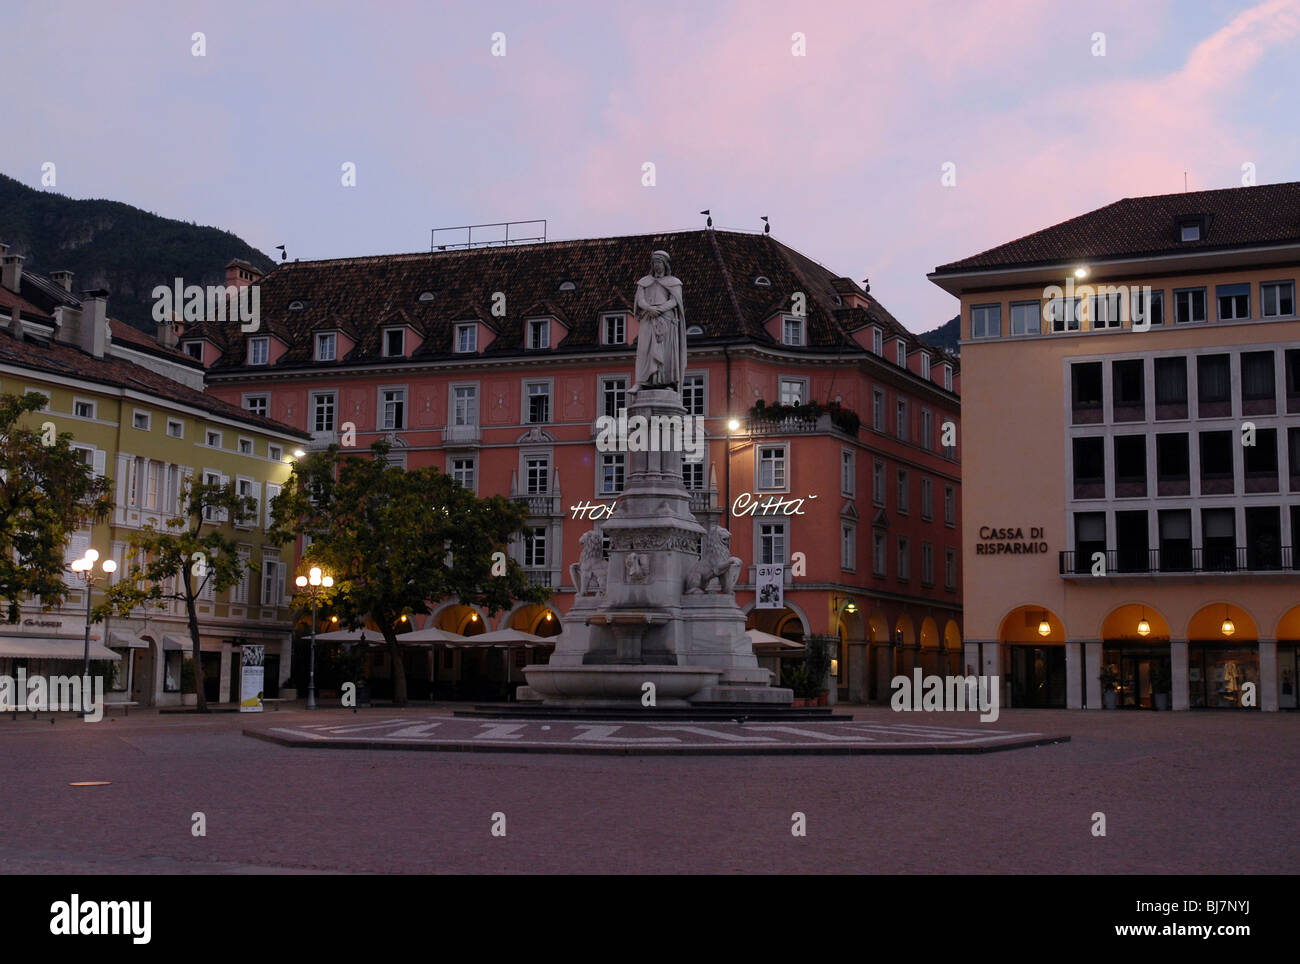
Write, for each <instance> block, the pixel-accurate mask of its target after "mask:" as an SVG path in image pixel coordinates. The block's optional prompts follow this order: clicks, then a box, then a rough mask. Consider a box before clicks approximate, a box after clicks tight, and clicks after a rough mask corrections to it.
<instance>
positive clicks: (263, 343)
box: [248, 338, 271, 365]
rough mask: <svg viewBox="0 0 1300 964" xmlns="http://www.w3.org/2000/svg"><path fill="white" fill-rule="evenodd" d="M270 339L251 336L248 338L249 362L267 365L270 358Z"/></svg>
mask: <svg viewBox="0 0 1300 964" xmlns="http://www.w3.org/2000/svg"><path fill="white" fill-rule="evenodd" d="M270 345H271V342H270V339H268V338H250V339H248V363H249V364H250V365H265V364H266V363H267V361H268V360H269V353H270Z"/></svg>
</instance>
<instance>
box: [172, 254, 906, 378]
mask: <svg viewBox="0 0 1300 964" xmlns="http://www.w3.org/2000/svg"><path fill="white" fill-rule="evenodd" d="M657 249H664V250H666V251H668V252H669V253H670V255H671V256H672V270H673V273H674V274H675V275H677V276H678V277H679V278H681V279H682V281H683V283H684V292H683V295H684V301H685V309H686V324H687V327H692V326H696V325H699V326H701V327H702V328H703V329H704V334H703V335H699V336H691V344H692V345H707V344H709V343H710V342H728V343H734V342H737V341H749V342H755V343H759V344H775V342H774V341H773V339H772V337H771V336H770V335H769V334H768V333H767V331H766V329H765V328H764V325H765V323H766V322H767V321H768V320H769V319H770V318H771V317H772V315H773V314H774V312H776V311H778V310H780V306H783V305H784V306H788V305H790V303H791V301H790V299H791V296H792V295H793V294H794V292H796V291H802V292H804V293H805V294H806V295H807V328H806V335H807V346H808V348H809V349H813V350H820V351H845V352H860V351H861V349H860V347H859V346H857V344H856V343H855V342H854V341H853V340H852V339H851V338H850V336H849V334H848V331H849V329H848V328H847V327H846V326H845V325H844V323H843V322H842V321H841V319H840V317H839V312H840V310H841V305H842V304H843V302H842V299H841V298H840V297H839V296H840V294H841V293H848V291H849V290H857V291H858V293H859V294H861V290H860V289H857V288H856V286H853V285H852V282H848V281H847V279H843V278H837V277H836V276H835V275H834V274H833V273H832V272H830V271H828V270H827V269H826V268H824V267H822V266H821V265H819V264H817V263H816V262H814V261H812V260H810V259H808V258H806V257H804V256H803V255H801V254H799V253H798V252H796V251H794V250H792V249H790V248H788V247H786V246H785V245H783V244H781V243H780V242H778V241H775V240H773V239H772V238H771V237H770V236H764V235H759V234H743V233H738V232H728V231H707V230H701V231H685V232H678V233H672V234H656V235H634V236H628V237H615V238H593V239H586V240H577V241H552V242H547V243H542V244H524V245H514V246H499V247H481V248H475V249H469V250H451V251H435V252H422V253H416V254H393V255H382V256H375V257H365V258H351V259H340V260H332V261H310V262H291V263H281V264H279V265H277V266H276V267H275V269H274V270H273V271H271V273H270V274H268V275H267V276H266V277H264V278H263V279H262V280H261V282H260V284H261V292H260V295H259V297H260V305H261V317H262V320H263V324H268V325H271V326H283V330H285V331H286V332H287V338H286V340H287V341H288V342H289V345H290V347H289V350H288V351H286V352H285V353H284V355H283V356H281V357H280V359H279V360H278V362H277V363H276V365H274V366H271V367H272V368H277V367H279V368H293V367H300V366H304V365H311V366H312V367H314V368H316V367H320V368H326V367H329V366H330V365H350V364H358V363H361V364H364V363H366V362H375V363H386V362H388V361H389V360H388V359H385V358H384V357H383V355H382V352H383V345H382V342H381V333H382V329H383V327H384V326H385V325H391V324H393V323H394V320H393V319H395V318H399V317H400V318H403V319H405V320H407V321H409V323H410V324H411V326H412V327H413V328H415V329H416V330H417V331H419V332H421V334H422V335H423V336H424V341H423V343H422V344H421V346H420V348H419V349H418V350H417V351H416V352H415V354H414V355H413V356H412V357H413V358H415V359H428V360H433V359H442V358H446V359H453V358H463V357H464V356H458V355H455V354H454V353H453V352H452V333H453V325H454V324H455V322H457V321H468V320H471V319H478V320H480V321H482V322H483V323H484V324H486V325H488V326H489V327H490V328H491V329H492V330H493V331H494V332H496V335H497V336H496V338H495V339H494V340H493V342H492V344H491V345H489V346H487V347H486V348H485V349H483V351H482V352H481V354H482V355H483V356H485V357H489V358H492V357H507V356H512V355H513V356H523V355H525V354H526V351H525V349H524V343H525V342H524V337H525V333H524V322H525V320H526V319H527V318H529V317H536V316H537V315H539V314H548V315H553V316H554V317H556V318H558V319H559V320H560V321H562V322H563V323H564V324H565V325H566V327H567V328H568V331H567V332H566V333H565V335H564V337H563V338H562V339H561V340H560V341H559V343H558V344H557V345H555V346H554V347H553V348H552V349H550V351H551V352H552V353H553V354H557V355H562V354H564V353H565V352H575V351H584V352H589V351H601V350H605V346H603V345H601V343H600V330H599V323H600V315H601V312H602V311H609V310H611V309H622V310H626V309H628V308H629V307H630V301H631V298H632V294H633V291H634V288H635V283H636V281H637V279H638V278H640V277H642V276H643V275H645V274H647V273H648V272H649V270H650V253H651V252H652V251H654V250H657ZM760 275H762V276H764V277H766V278H767V279H769V280H770V282H771V283H770V285H768V286H759V285H756V284H755V283H754V282H755V278H756V277H758V276H760ZM565 281H571V282H573V283H574V284H575V285H576V288H575V290H572V291H561V290H560V285H561V284H562V283H563V282H565ZM846 282H847V284H848V285H850V286H851V288H849V289H845V287H844V286H845V283H846ZM425 291H431V292H433V294H434V298H433V300H432V301H421V300H420V294H421V293H422V292H425ZM495 292H501V293H503V294H504V295H505V297H506V315H505V317H503V318H498V317H495V316H493V315H492V313H491V312H492V306H493V295H494V293H495ZM867 300H868V302H869V303H870V305H871V306H872V307H871V309H870V312H871V314H872V317H873V319H874V320H878V321H879V323H881V324H882V325H883V326H885V327H886V328H888V329H890V330H895V329H896V330H898V331H905V329H903V327H902V326H901V325H899V324H898V322H897V321H896V320H895V319H894V318H893V316H891V315H890V314H889V313H888V312H887V311H885V310H884V309H883V308H882V307H880V305H879V304H878V303H877V302H875V301H874V299H871V298H870V297H869V296H868V298H867ZM295 301H300V302H302V303H303V307H301V308H300V309H295V310H292V311H291V310H289V305H290V304H292V303H293V302H295ZM344 326H346V327H344ZM215 327H217V326H216V325H215V324H213V323H208V324H204V325H196V326H194V327H191V328H190V329H189V330H187V331H186V332H185V335H184V337H187V338H188V337H200V336H208V337H212V340H213V341H214V342H216V343H217V344H218V345H220V346H221V348H222V357H221V358H220V360H219V361H217V362H216V363H215V364H214V365H213V366H211V370H212V371H213V372H225V371H235V370H242V369H245V368H246V367H247V366H246V357H245V352H244V351H243V348H242V346H243V343H244V336H243V335H242V334H241V333H240V332H239V330H238V322H236V321H232V322H229V323H226V324H225V325H224V328H223V330H222V331H221V332H220V333H216V332H214V331H213V330H212V329H213V328H215ZM339 327H344V330H350V331H351V332H355V333H356V340H357V344H356V346H355V347H354V348H353V350H352V351H351V352H349V353H348V354H347V355H345V356H343V357H341V358H339V359H338V360H337V361H336V362H314V361H313V360H312V356H313V344H312V338H311V335H312V333H313V332H316V331H324V330H328V329H332V328H339ZM272 330H273V331H275V330H277V329H276V327H272ZM907 337H908V338H909V340H912V341H915V336H913V335H910V334H908V335H907ZM610 350H618V349H610ZM257 367H258V368H265V366H257Z"/></svg>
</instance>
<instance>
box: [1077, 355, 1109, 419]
mask: <svg viewBox="0 0 1300 964" xmlns="http://www.w3.org/2000/svg"><path fill="white" fill-rule="evenodd" d="M1070 398H1071V402H1072V405H1073V409H1074V424H1075V425H1081V424H1088V423H1095V422H1100V421H1101V420H1102V402H1101V362H1079V363H1077V364H1074V365H1071V366H1070Z"/></svg>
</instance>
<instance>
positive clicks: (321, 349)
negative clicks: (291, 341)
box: [316, 331, 338, 361]
mask: <svg viewBox="0 0 1300 964" xmlns="http://www.w3.org/2000/svg"><path fill="white" fill-rule="evenodd" d="M337 349H338V336H337V335H336V334H334V332H332V331H327V332H323V333H322V334H319V335H317V336H316V360H317V361H334V356H335V353H336V351H337Z"/></svg>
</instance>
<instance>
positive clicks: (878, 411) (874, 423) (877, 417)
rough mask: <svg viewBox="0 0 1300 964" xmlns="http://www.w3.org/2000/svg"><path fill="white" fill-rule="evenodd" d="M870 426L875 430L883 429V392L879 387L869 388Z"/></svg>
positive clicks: (880, 430)
mask: <svg viewBox="0 0 1300 964" xmlns="http://www.w3.org/2000/svg"><path fill="white" fill-rule="evenodd" d="M871 427H872V428H874V429H875V430H876V431H877V432H883V431H884V430H885V393H884V392H882V391H881V390H880V389H879V388H873V389H872V390H871Z"/></svg>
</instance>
